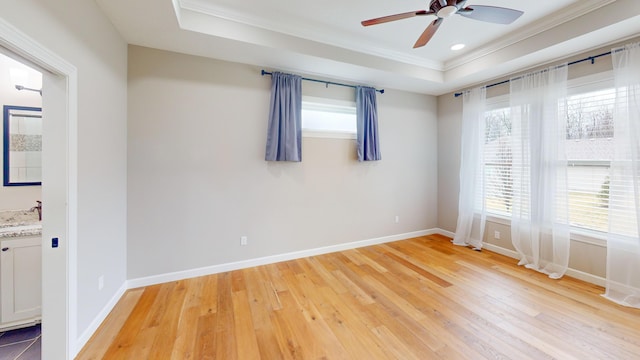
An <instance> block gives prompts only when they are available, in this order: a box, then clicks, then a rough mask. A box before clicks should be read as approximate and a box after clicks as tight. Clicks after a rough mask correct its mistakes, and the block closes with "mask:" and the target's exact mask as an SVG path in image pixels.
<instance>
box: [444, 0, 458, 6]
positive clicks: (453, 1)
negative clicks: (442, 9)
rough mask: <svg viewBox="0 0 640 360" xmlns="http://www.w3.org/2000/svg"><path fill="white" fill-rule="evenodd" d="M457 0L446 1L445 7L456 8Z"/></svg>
mask: <svg viewBox="0 0 640 360" xmlns="http://www.w3.org/2000/svg"><path fill="white" fill-rule="evenodd" d="M457 2H458V0H447V6H456V3H457Z"/></svg>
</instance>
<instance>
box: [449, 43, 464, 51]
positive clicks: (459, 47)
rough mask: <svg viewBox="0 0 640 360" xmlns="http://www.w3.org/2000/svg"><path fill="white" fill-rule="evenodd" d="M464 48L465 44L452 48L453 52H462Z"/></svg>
mask: <svg viewBox="0 0 640 360" xmlns="http://www.w3.org/2000/svg"><path fill="white" fill-rule="evenodd" d="M463 48H464V44H455V45H453V46H451V50H453V51H458V50H462V49H463Z"/></svg>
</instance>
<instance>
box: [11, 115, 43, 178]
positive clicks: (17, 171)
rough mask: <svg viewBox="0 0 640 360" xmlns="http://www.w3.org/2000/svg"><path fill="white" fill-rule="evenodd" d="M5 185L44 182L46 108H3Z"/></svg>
mask: <svg viewBox="0 0 640 360" xmlns="http://www.w3.org/2000/svg"><path fill="white" fill-rule="evenodd" d="M3 114H4V116H3V118H4V121H3V137H2V145H3V146H2V147H3V158H2V159H3V183H4V186H29V185H40V184H41V183H42V160H41V159H42V108H36V107H25V106H11V105H5V106H4V108H3Z"/></svg>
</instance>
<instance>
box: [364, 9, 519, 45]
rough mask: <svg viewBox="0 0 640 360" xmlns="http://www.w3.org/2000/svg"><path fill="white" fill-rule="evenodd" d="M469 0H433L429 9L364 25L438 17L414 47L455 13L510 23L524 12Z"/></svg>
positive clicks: (431, 35)
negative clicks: (470, 3) (477, 3)
mask: <svg viewBox="0 0 640 360" xmlns="http://www.w3.org/2000/svg"><path fill="white" fill-rule="evenodd" d="M466 3H467V0H431V2H429V10H418V11H411V12H406V13H400V14H395V15H388V16H383V17H379V18H375V19H370V20H365V21H363V22H362V26H371V25H378V24H383V23H387V22H391V21H396V20H402V19H408V18H412V17H414V16H425V15H434V16H436V17H437V19H435V20H434V21H433V22H431V24H429V26H427V28H426V29H425V30H424V32H423V33H422V35H420V37H419V38H418V41H416V43H415V45H414V46H413V47H414V48H418V47H422V46H425V45H426V44H427V43H428V42H429V40H431V38H432V37H433V35H435V33H436V31H437V30H438V28H439V27H440V24H442V22H443V20H444V19H446V18H448V17H451V16H453V15H455V14H458V15H461V16H464V17H466V18H470V19H473V20H479V21H484V22H490V23H494V24H503V25H508V24H511V23H513V22H514V21H516V20H517V19H518V18H519V17H520V16H522V14H523V12H522V11H520V10H514V9H507V8H503V7H497V6H487V5H471V6H468V7H465V5H466Z"/></svg>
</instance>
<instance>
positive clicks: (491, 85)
mask: <svg viewBox="0 0 640 360" xmlns="http://www.w3.org/2000/svg"><path fill="white" fill-rule="evenodd" d="M608 55H611V51H607V52H606V53H602V54H598V55H593V56H589V57H586V58H584V59H580V60H576V61H572V62H570V63H568V64H567V66H569V65H575V64H579V63H581V62H585V61H591V64H595V62H596V59H597V58H599V57H603V56H608ZM516 79H517V78H516ZM509 82H511V80H504V81H500V82H497V83H493V84H490V85H487V86H485V88H487V89H488V88H491V87H494V86H498V85H503V84H507V83H509ZM462 94H463V93H462V92H457V93H455V94H454V96H455V97H459V96H460V95H462Z"/></svg>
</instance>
